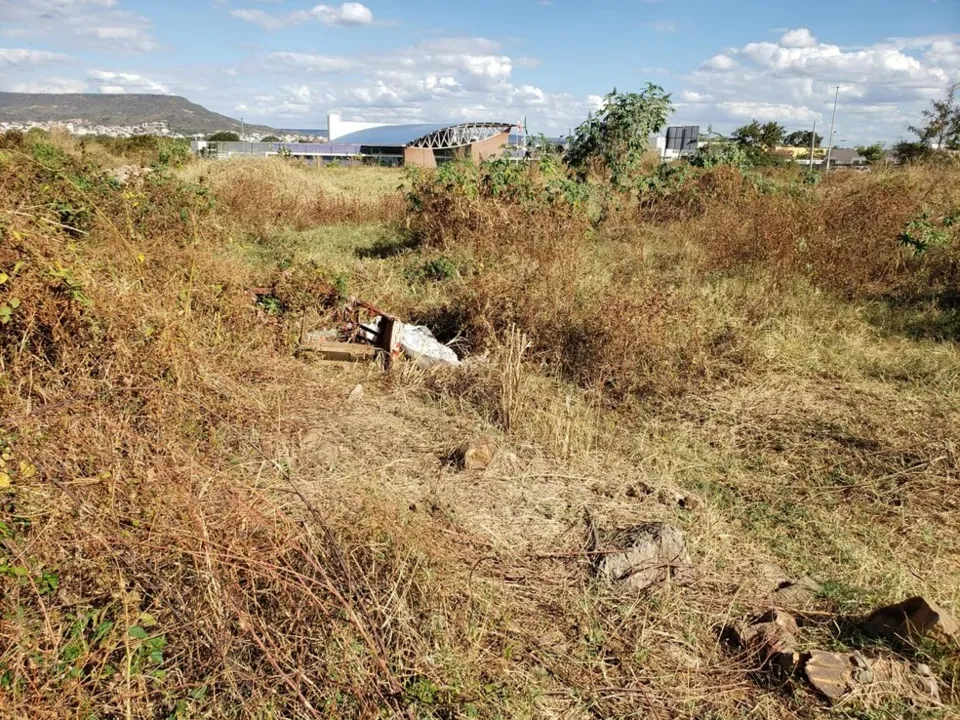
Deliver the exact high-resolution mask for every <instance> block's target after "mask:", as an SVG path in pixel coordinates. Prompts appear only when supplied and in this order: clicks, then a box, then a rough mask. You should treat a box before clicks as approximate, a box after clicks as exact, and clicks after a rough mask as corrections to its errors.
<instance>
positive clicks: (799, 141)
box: [783, 130, 823, 148]
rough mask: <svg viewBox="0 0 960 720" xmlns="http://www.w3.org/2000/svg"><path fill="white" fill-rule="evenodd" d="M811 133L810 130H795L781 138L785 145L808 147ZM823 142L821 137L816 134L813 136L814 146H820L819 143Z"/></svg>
mask: <svg viewBox="0 0 960 720" xmlns="http://www.w3.org/2000/svg"><path fill="white" fill-rule="evenodd" d="M811 135H813V131H812V130H796V131H794V132H792V133H790V134H789V135H787V136H786V137H785V138H784V139H783V144H784V145H786V146H787V147H802V148H808V147H810V136H811ZM822 142H823V137H822V136H820V135H817V136H816V137H815V138H814V143H813V146H814V147H820V143H822Z"/></svg>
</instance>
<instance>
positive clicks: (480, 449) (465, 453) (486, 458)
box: [458, 438, 497, 470]
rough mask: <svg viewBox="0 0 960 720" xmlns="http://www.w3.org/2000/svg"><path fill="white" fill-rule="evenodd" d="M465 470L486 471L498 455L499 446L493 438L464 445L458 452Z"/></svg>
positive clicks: (472, 441)
mask: <svg viewBox="0 0 960 720" xmlns="http://www.w3.org/2000/svg"><path fill="white" fill-rule="evenodd" d="M458 455H459V459H460V464H461V465H463V468H464V469H465V470H485V469H486V468H487V467H489V465H490V463H492V462H493V458H494V457H496V455H497V444H496V443H495V442H494V441H493V439H492V438H481V439H479V440H471V441H469V442H466V443H464V444H463V445H462V446H461V447H460V450H459V452H458Z"/></svg>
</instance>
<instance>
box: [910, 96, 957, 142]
mask: <svg viewBox="0 0 960 720" xmlns="http://www.w3.org/2000/svg"><path fill="white" fill-rule="evenodd" d="M958 90H960V83H954V84H953V85H951V86H950V87H949V88H947V94H946V95H945V96H944V98H943V99H942V100H933V101H931V103H930V104H931V107H930V108H928V109H926V110H924V111H923V112H922V113H921V114H920V124H919V125H911V126H910V127H909V128H907V129H908V130H909V131H910V132H912V133H913V134H914V135H916V136H917V138H918V139H919V141H920V142H921V143H923V144H924V145H926V146H927V147H933V148H936V149H937V150H960V105H958V104H957V92H958Z"/></svg>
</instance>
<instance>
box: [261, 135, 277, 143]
mask: <svg viewBox="0 0 960 720" xmlns="http://www.w3.org/2000/svg"><path fill="white" fill-rule="evenodd" d="M260 142H280V138H278V137H277V136H276V135H267V136H266V137H262V138H260Z"/></svg>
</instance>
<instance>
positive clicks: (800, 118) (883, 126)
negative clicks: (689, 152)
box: [674, 28, 960, 142]
mask: <svg viewBox="0 0 960 720" xmlns="http://www.w3.org/2000/svg"><path fill="white" fill-rule="evenodd" d="M958 40H960V38H958V37H956V36H952V35H940V36H929V37H918V38H897V39H894V40H888V41H884V42H880V43H876V44H873V45H869V46H866V47H859V48H844V47H841V46H839V45H834V44H830V43H826V42H822V41H820V40H818V39H817V38H815V37H814V36H813V34H812V33H811V32H810V31H809V30H808V29H807V28H797V29H793V30H787V31H785V32H784V33H783V35H782V37H781V38H780V39H779V41H777V42H752V43H747V44H745V45H743V46H742V47H738V48H730V49H727V50H725V51H724V52H723V53H721V54H718V55H714V56H713V57H711V58H710V59H708V60H706V61H705V62H704V63H703V64H702V65H701V66H700V68H699V69H698V70H696V71H694V72H693V73H691V74H690V75H689V76H688V77H687V87H684V88H682V89H681V91H680V92H679V93H678V94H677V101H678V113H677V117H676V118H674V121H675V122H681V123H683V124H686V123H690V124H697V123H700V124H701V125H703V124H707V123H709V122H713V123H716V124H718V125H719V126H721V129H722V128H729V129H732V128H733V127H735V126H736V125H739V124H742V123H743V122H744V121H748V120H750V119H751V118H754V117H755V118H756V119H757V120H763V121H767V120H776V121H777V122H781V123H784V124H786V125H787V126H788V129H798V128H805V127H808V126H809V125H810V124H812V123H813V121H814V120H817V121H819V122H820V123H822V124H825V123H826V122H829V119H830V113H831V111H832V103H833V91H832V90H831V87H832V86H835V85H840V86H841V91H840V105H839V112H838V117H837V124H838V135H839V137H840V138H841V139H846V140H849V141H851V142H873V141H876V140H884V141H894V140H896V139H898V138H900V137H903V136H904V135H906V126H907V125H908V124H909V123H912V122H915V121H916V118H917V117H918V116H919V113H920V111H921V110H922V109H923V107H924V106H925V105H926V104H927V103H928V102H929V100H930V99H932V98H935V97H939V96H941V95H942V94H943V92H944V90H945V88H946V87H947V85H949V84H950V83H951V82H957V81H960V44H958Z"/></svg>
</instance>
